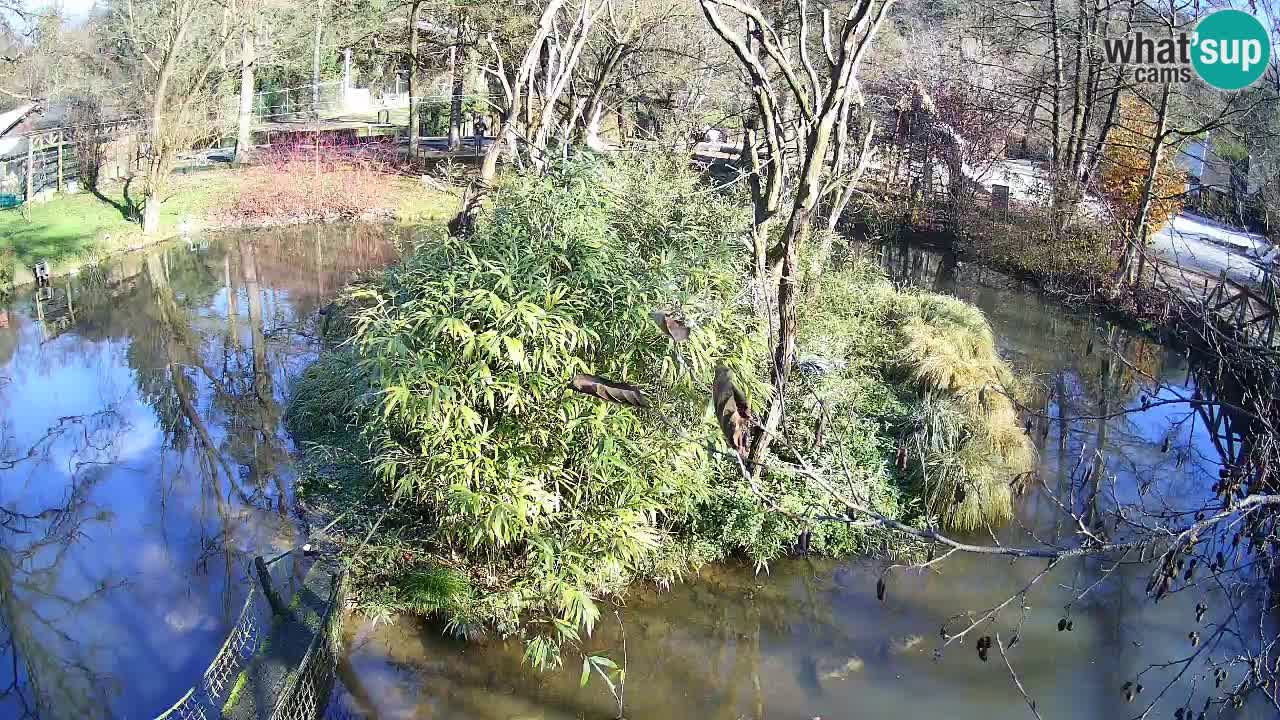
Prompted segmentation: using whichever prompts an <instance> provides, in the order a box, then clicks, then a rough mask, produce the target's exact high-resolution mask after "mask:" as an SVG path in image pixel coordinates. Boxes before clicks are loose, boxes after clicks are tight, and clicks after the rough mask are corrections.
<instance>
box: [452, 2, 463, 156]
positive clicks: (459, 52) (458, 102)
mask: <svg viewBox="0 0 1280 720" xmlns="http://www.w3.org/2000/svg"><path fill="white" fill-rule="evenodd" d="M462 37H463V36H462V23H461V22H459V23H458V41H457V43H456V44H455V45H454V47H453V48H451V49H450V50H449V71H450V73H451V74H452V76H453V78H452V83H451V84H450V87H451V89H450V94H449V149H450V150H457V149H458V148H460V147H462V96H463V91H464V90H465V85H464V82H463V80H464V78H465V77H466V75H465V73H466V65H467V63H466V52H465V50H464V49H463V47H462Z"/></svg>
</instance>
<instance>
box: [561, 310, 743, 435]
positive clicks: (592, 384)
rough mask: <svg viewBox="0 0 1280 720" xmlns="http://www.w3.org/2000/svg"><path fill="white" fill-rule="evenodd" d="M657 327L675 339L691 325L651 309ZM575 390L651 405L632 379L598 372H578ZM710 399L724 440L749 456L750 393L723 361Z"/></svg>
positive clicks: (683, 338)
mask: <svg viewBox="0 0 1280 720" xmlns="http://www.w3.org/2000/svg"><path fill="white" fill-rule="evenodd" d="M649 315H650V317H652V318H653V321H654V322H655V323H657V325H658V329H659V330H661V331H662V332H663V334H665V335H666V336H667V337H669V338H670V339H671V340H672V341H673V342H675V343H677V344H678V343H682V342H685V341H687V340H688V339H689V332H690V328H689V325H688V324H687V323H686V322H685V321H683V320H681V319H680V318H677V317H675V316H673V315H670V314H668V313H664V312H661V311H658V310H654V311H653V312H651V313H649ZM569 387H570V388H571V389H572V390H575V391H577V392H580V393H582V394H584V395H590V396H592V397H595V398H599V399H601V400H605V401H608V402H615V403H620V404H623V405H630V406H632V407H640V408H645V407H649V401H648V400H647V399H646V398H645V396H644V393H643V392H642V391H641V390H640V388H638V387H636V386H635V385H632V384H630V383H626V382H621V381H618V380H610V379H608V378H604V377H600V376H598V375H587V374H582V373H580V374H577V375H574V376H573V379H572V380H571V381H570V383H569ZM711 399H712V403H713V404H714V406H715V411H716V422H717V424H719V426H720V432H721V433H723V435H724V441H725V443H726V444H727V445H728V446H729V447H730V448H731V449H732V450H733V451H734V452H736V453H737V454H738V457H739V458H742V459H743V460H746V459H747V455H748V453H749V452H750V448H751V428H752V424H753V423H754V418H753V417H752V415H751V405H750V404H749V403H748V402H747V397H746V395H744V394H743V393H742V391H741V390H739V389H738V387H737V386H736V385H735V384H734V382H733V373H732V372H731V371H730V370H729V368H728V367H726V366H725V365H724V364H723V363H717V364H716V371H715V380H714V381H713V382H712V385H711Z"/></svg>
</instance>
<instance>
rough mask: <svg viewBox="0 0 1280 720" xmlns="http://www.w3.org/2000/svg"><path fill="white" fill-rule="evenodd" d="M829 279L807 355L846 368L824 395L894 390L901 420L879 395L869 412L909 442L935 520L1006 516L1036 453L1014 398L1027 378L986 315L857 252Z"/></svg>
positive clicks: (909, 459)
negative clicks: (908, 284)
mask: <svg viewBox="0 0 1280 720" xmlns="http://www.w3.org/2000/svg"><path fill="white" fill-rule="evenodd" d="M820 283H821V285H820V287H819V288H818V289H817V292H816V293H815V297H816V298H818V301H817V302H816V303H815V308H814V310H815V311H816V312H814V313H813V314H812V315H811V316H810V318H809V323H808V329H807V331H805V332H804V334H803V335H802V337H801V349H802V354H803V352H811V353H814V354H817V355H821V356H826V357H837V358H840V359H842V360H843V361H845V363H846V369H844V370H843V371H842V372H841V373H840V374H839V376H837V377H836V378H833V379H830V380H827V381H825V384H826V385H827V387H826V388H825V390H824V391H825V392H827V393H828V394H831V395H833V396H835V397H839V396H840V394H841V393H842V392H844V390H843V388H847V387H849V386H856V387H875V386H876V385H877V384H883V385H885V386H887V387H889V388H891V389H892V392H893V393H894V396H895V399H896V400H897V401H898V402H899V403H900V411H899V412H898V414H897V415H896V416H895V415H894V414H893V413H885V412H884V411H883V408H884V402H883V401H882V400H877V401H875V403H874V407H872V408H870V410H871V412H872V413H873V416H874V413H877V412H878V413H879V417H880V418H881V419H884V420H886V421H887V422H888V423H889V424H890V425H894V426H895V430H894V432H895V434H896V436H897V442H896V443H895V446H894V447H892V448H890V449H889V452H891V453H896V452H897V446H898V445H901V446H905V448H906V457H905V461H906V462H905V473H903V474H904V475H905V477H904V479H905V480H906V481H907V482H909V483H910V484H911V485H913V486H914V487H915V488H916V489H917V491H918V493H919V494H920V495H921V496H922V498H923V502H924V508H923V509H924V511H925V512H926V514H927V515H928V516H930V517H932V518H934V519H936V520H937V521H938V522H940V523H941V524H942V525H944V526H946V527H948V528H951V529H955V530H962V531H970V530H975V529H978V528H982V527H987V526H996V525H999V524H1001V523H1004V522H1006V521H1008V520H1009V519H1010V518H1011V517H1012V516H1013V499H1014V494H1015V493H1014V487H1015V484H1016V482H1017V481H1018V480H1019V479H1020V478H1022V477H1023V476H1025V474H1026V473H1029V472H1031V471H1032V470H1033V469H1034V468H1035V465H1036V451H1035V446H1034V445H1033V444H1032V443H1031V441H1030V439H1029V438H1028V437H1027V436H1026V435H1025V434H1024V433H1023V430H1022V428H1021V427H1020V425H1019V422H1018V421H1019V418H1018V413H1017V411H1016V409H1015V408H1014V405H1013V403H1012V401H1011V400H1010V397H1009V394H1011V393H1017V392H1018V391H1019V383H1018V380H1017V378H1016V377H1015V375H1014V373H1013V371H1012V370H1011V369H1010V368H1009V366H1008V365H1007V364H1006V363H1005V362H1004V360H1002V359H1001V358H1000V356H999V353H998V352H997V350H996V345H995V340H994V337H993V334H992V331H991V326H990V325H989V324H988V323H987V321H986V318H985V317H984V316H983V314H982V312H981V311H980V310H979V309H978V308H976V307H974V306H972V305H969V304H968V303H965V302H963V301H961V300H958V299H956V298H953V297H949V296H944V295H936V294H932V293H920V292H914V291H900V290H896V289H895V288H893V286H892V285H891V284H890V283H889V281H888V280H887V279H886V278H885V277H884V276H883V274H882V273H881V272H880V270H879V269H878V268H877V267H875V266H874V265H872V264H870V263H869V262H866V261H865V260H863V259H860V258H854V259H852V260H850V261H849V262H848V263H847V264H846V265H845V266H844V267H843V268H842V269H841V270H839V271H837V272H834V273H830V274H828V275H826V276H825V277H823V278H822V279H821V281H820ZM881 394H883V393H881ZM852 411H853V412H858V411H859V408H858V407H857V405H856V403H855V404H853V407H852Z"/></svg>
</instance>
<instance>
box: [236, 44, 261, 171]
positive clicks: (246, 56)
mask: <svg viewBox="0 0 1280 720" xmlns="http://www.w3.org/2000/svg"><path fill="white" fill-rule="evenodd" d="M252 22H253V20H252V18H249V19H248V20H247V22H246V24H245V26H244V28H243V29H241V31H240V115H239V118H238V123H237V128H236V155H235V161H236V163H237V164H239V163H243V162H245V160H246V159H248V155H249V150H250V149H251V148H252V147H253V91H254V64H255V63H256V62H257V55H256V49H255V48H254V38H253V28H252V27H251V26H250V25H249V23H252Z"/></svg>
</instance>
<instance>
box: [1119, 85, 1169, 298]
mask: <svg viewBox="0 0 1280 720" xmlns="http://www.w3.org/2000/svg"><path fill="white" fill-rule="evenodd" d="M1169 92H1170V85H1169V83H1165V84H1164V90H1163V91H1162V92H1161V94H1160V110H1159V112H1158V114H1157V116H1156V130H1155V136H1154V137H1153V138H1152V139H1151V150H1150V151H1149V152H1148V153H1147V176H1146V178H1145V179H1144V180H1143V183H1142V198H1141V200H1139V202H1138V212H1137V213H1136V214H1135V216H1134V218H1133V234H1132V236H1131V237H1130V238H1129V240H1128V242H1127V243H1126V247H1125V253H1124V256H1123V258H1122V260H1121V262H1120V267H1119V268H1118V269H1117V270H1116V280H1117V281H1118V282H1119V284H1120V285H1121V286H1124V285H1129V284H1132V285H1133V286H1134V287H1135V288H1136V287H1137V285H1138V284H1139V283H1140V282H1141V281H1142V278H1141V273H1142V265H1143V260H1144V259H1145V258H1146V243H1147V234H1148V233H1149V232H1150V228H1149V224H1150V223H1149V220H1148V216H1149V215H1150V214H1151V199H1152V197H1151V196H1152V192H1153V189H1154V187H1155V181H1156V174H1157V173H1158V172H1159V167H1160V160H1161V158H1162V156H1163V155H1164V136H1165V128H1166V127H1167V126H1168V124H1169Z"/></svg>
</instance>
